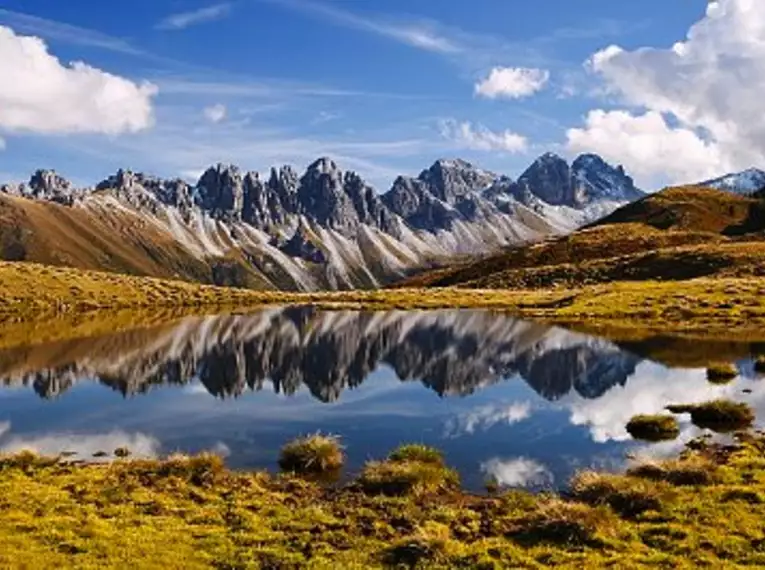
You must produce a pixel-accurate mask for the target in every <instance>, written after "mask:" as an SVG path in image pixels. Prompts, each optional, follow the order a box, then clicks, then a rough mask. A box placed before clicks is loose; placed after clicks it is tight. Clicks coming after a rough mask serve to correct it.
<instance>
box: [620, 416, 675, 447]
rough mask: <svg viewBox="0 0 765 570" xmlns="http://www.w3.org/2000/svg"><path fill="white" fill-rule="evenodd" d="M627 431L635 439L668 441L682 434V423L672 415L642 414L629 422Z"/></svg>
mask: <svg viewBox="0 0 765 570" xmlns="http://www.w3.org/2000/svg"><path fill="white" fill-rule="evenodd" d="M627 432H628V433H629V434H630V435H631V436H632V437H633V438H635V439H642V440H645V441H667V440H672V439H675V438H676V437H677V436H678V435H680V425H679V424H678V422H677V419H675V418H674V417H672V416H667V415H644V414H642V415H637V416H634V417H633V418H632V419H631V420H630V421H629V422H627Z"/></svg>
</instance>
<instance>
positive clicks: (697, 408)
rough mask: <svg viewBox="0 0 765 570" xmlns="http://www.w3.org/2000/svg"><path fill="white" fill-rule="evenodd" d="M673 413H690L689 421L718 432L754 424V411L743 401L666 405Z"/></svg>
mask: <svg viewBox="0 0 765 570" xmlns="http://www.w3.org/2000/svg"><path fill="white" fill-rule="evenodd" d="M667 410H669V411H670V412H672V413H674V414H683V413H689V414H691V421H692V422H693V423H694V424H695V425H696V426H698V427H701V428H706V429H710V430H712V431H716V432H719V433H730V432H733V431H737V430H740V429H745V428H748V427H751V426H752V424H754V419H755V417H754V411H753V410H752V408H751V407H750V406H749V405H748V404H745V403H743V402H733V401H731V400H712V401H709V402H704V403H701V404H681V405H672V406H667Z"/></svg>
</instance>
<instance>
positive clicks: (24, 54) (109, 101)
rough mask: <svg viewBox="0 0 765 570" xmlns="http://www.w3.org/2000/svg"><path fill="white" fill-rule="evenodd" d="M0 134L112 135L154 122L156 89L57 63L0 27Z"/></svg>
mask: <svg viewBox="0 0 765 570" xmlns="http://www.w3.org/2000/svg"><path fill="white" fill-rule="evenodd" d="M0 76H1V77H2V78H3V88H2V89H0V130H4V131H8V132H19V131H30V132H36V133H44V134H53V133H77V132H94V133H107V134H117V133H122V132H135V131H139V130H142V129H146V128H148V127H150V126H151V125H152V124H153V109H152V97H153V96H154V95H155V94H156V92H157V89H156V87H155V86H153V85H151V84H149V83H143V84H140V85H139V84H136V83H134V82H132V81H130V80H128V79H125V78H122V77H118V76H116V75H112V74H110V73H106V72H104V71H101V70H99V69H96V68H94V67H91V66H89V65H87V64H85V63H83V62H74V63H72V64H71V65H70V66H64V65H62V64H61V63H60V62H59V60H58V59H57V58H56V57H54V56H53V55H51V54H50V53H49V52H48V49H47V46H46V45H45V43H44V42H43V41H42V40H41V39H39V38H34V37H27V36H18V35H16V34H15V33H14V31H13V30H11V29H10V28H6V27H3V26H0Z"/></svg>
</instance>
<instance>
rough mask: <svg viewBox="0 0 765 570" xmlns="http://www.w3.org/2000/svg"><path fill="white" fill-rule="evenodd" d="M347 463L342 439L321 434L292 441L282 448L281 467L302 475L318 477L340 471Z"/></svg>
mask: <svg viewBox="0 0 765 570" xmlns="http://www.w3.org/2000/svg"><path fill="white" fill-rule="evenodd" d="M343 463H345V454H344V453H343V447H342V446H341V445H340V438H339V437H338V436H334V435H322V434H320V433H317V434H314V435H307V436H304V437H299V438H297V439H294V440H292V441H291V442H289V443H288V444H286V445H285V446H284V447H282V450H281V453H280V455H279V467H281V468H282V470H283V471H287V472H290V473H296V474H302V475H311V474H313V475H317V474H323V473H330V472H332V471H337V470H339V469H340V468H341V467H342V466H343Z"/></svg>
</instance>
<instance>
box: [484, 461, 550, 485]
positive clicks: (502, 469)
mask: <svg viewBox="0 0 765 570" xmlns="http://www.w3.org/2000/svg"><path fill="white" fill-rule="evenodd" d="M481 472H482V473H486V474H487V475H489V476H490V477H493V478H494V479H495V480H496V481H497V483H499V484H500V485H502V486H504V487H539V486H542V485H549V484H551V483H552V482H553V475H552V473H550V470H549V469H547V467H545V466H544V465H542V464H541V463H539V462H537V461H534V460H533V459H528V458H526V457H518V458H516V459H501V458H499V457H494V458H492V459H489V460H488V461H485V462H483V463H481Z"/></svg>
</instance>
